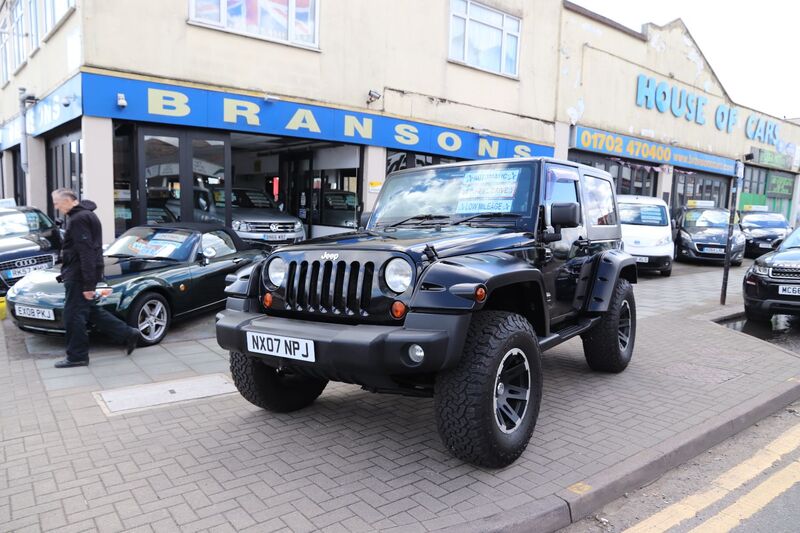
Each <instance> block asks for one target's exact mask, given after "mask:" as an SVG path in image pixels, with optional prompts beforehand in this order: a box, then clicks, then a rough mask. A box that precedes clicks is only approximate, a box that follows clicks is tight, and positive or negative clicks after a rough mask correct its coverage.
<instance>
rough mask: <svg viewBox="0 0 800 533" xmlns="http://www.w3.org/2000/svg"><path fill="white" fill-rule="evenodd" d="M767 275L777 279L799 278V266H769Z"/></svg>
mask: <svg viewBox="0 0 800 533" xmlns="http://www.w3.org/2000/svg"><path fill="white" fill-rule="evenodd" d="M769 277H771V278H777V279H800V268H771V269H770V271H769Z"/></svg>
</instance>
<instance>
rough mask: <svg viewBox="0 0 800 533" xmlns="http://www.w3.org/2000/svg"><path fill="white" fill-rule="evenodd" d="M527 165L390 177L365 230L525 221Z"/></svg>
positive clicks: (530, 184) (528, 190)
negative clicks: (491, 218) (505, 218)
mask: <svg viewBox="0 0 800 533" xmlns="http://www.w3.org/2000/svg"><path fill="white" fill-rule="evenodd" d="M532 172H533V169H532V167H531V166H530V165H521V164H514V163H503V164H495V165H491V164H489V165H469V166H461V167H445V168H431V169H424V168H423V169H420V170H418V171H412V172H403V173H401V174H396V175H394V176H391V177H390V178H389V179H388V180H386V183H385V184H384V185H383V189H382V190H381V195H380V197H379V198H378V202H377V204H376V206H375V210H374V212H373V214H372V218H371V219H370V223H369V226H368V227H369V228H379V227H386V226H389V225H392V224H397V223H398V222H402V221H406V220H407V221H408V222H409V223H413V224H420V225H424V224H431V223H437V224H447V223H451V222H456V221H458V220H460V219H464V218H466V217H470V216H474V215H478V214H481V213H487V214H488V213H491V214H492V215H495V216H502V215H504V214H508V215H509V218H511V217H513V216H514V215H516V216H527V215H529V214H530V212H531V200H532V198H533V194H532V188H533V178H532Z"/></svg>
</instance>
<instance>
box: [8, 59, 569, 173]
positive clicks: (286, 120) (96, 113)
mask: <svg viewBox="0 0 800 533" xmlns="http://www.w3.org/2000/svg"><path fill="white" fill-rule="evenodd" d="M78 77H79V78H80V86H81V89H82V103H83V114H85V115H87V116H93V117H103V118H112V119H121V120H132V121H145V122H152V123H159V124H170V125H176V126H191V127H199V128H213V129H223V130H229V131H241V132H247V133H261V134H266V135H278V136H288V137H301V138H304V139H318V140H320V141H333V142H342V143H350V144H362V145H371V146H382V147H386V148H391V149H396V150H406V151H412V152H420V153H428V154H437V155H442V156H449V157H453V158H459V159H489V158H501V157H530V156H552V155H553V152H554V150H553V147H551V146H545V145H540V144H534V143H528V142H524V141H519V140H515V139H509V138H505V137H499V136H493V135H480V134H479V133H478V132H476V131H465V130H460V129H455V128H445V127H441V126H436V125H432V124H427V123H423V122H418V121H413V120H405V119H402V118H396V117H390V116H385V115H381V114H377V113H362V112H358V111H350V110H347V109H339V108H335V107H329V106H321V105H311V104H305V103H300V102H291V101H287V100H280V99H277V100H265V99H264V98H259V97H254V96H249V95H242V94H237V93H230V92H224V91H217V90H210V89H203V88H196V87H184V86H179V85H172V84H164V83H157V82H153V81H147V80H140V79H130V78H120V77H116V76H107V75H103V74H95V73H89V72H83V73H81V74H79V75H78ZM120 94H122V95H124V100H125V102H126V103H127V105H125V106H120V105H118V95H120ZM76 107H79V106H76ZM28 114H29V115H30V112H29V113H28ZM29 122H30V117H29ZM9 139H10V140H11V142H13V139H12V138H11V136H9ZM16 142H19V136H18V135H17V138H16ZM4 144H6V143H5V142H4V140H3V139H2V138H0V147H2V146H3V145H4Z"/></svg>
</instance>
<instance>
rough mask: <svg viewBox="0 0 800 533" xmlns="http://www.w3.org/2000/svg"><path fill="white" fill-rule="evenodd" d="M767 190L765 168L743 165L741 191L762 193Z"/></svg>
mask: <svg viewBox="0 0 800 533" xmlns="http://www.w3.org/2000/svg"><path fill="white" fill-rule="evenodd" d="M766 190H767V169H765V168H760V167H751V166H750V165H745V167H744V180H743V181H742V192H746V193H751V194H764V191H766Z"/></svg>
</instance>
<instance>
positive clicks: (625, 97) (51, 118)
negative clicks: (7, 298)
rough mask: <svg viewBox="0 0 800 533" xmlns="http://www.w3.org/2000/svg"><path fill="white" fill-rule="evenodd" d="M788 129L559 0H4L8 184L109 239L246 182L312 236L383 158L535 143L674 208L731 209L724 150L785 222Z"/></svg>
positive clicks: (391, 166) (444, 156) (1, 122)
mask: <svg viewBox="0 0 800 533" xmlns="http://www.w3.org/2000/svg"><path fill="white" fill-rule="evenodd" d="M420 13H425V16H424V17H420V16H419V14H420ZM23 113H24V120H23V118H22V116H23ZM797 144H800V126H798V125H796V124H793V123H791V122H788V121H784V120H780V119H777V118H775V117H770V116H767V115H765V114H763V113H759V112H758V111H755V110H751V109H746V108H744V107H742V106H739V105H737V104H735V103H734V102H732V101H731V99H730V98H729V97H728V95H727V93H726V92H725V89H724V88H723V86H722V84H721V83H720V82H719V80H718V79H717V78H716V76H715V75H714V72H713V70H712V68H711V66H710V65H709V64H708V63H707V62H706V60H705V58H704V57H703V55H702V52H701V51H700V50H699V48H698V47H697V45H696V43H695V42H694V40H693V39H692V37H691V35H690V33H689V32H688V30H687V29H686V27H685V26H684V25H683V23H682V22H681V21H675V22H672V23H670V24H667V25H665V26H663V27H660V26H655V25H647V26H645V27H644V28H643V29H642V31H641V32H636V31H633V30H630V29H628V28H625V27H623V26H620V25H619V24H617V23H615V22H613V21H610V20H607V19H605V18H603V17H600V16H598V15H596V14H594V13H591V12H589V11H586V10H585V9H583V8H581V7H578V6H576V5H573V4H571V3H569V2H562V1H561V0H542V1H537V2H525V1H523V0H483V1H481V2H475V1H472V0H452V1H445V0H440V1H438V2H426V1H423V0H409V1H406V2H391V3H378V2H368V3H364V2H360V1H358V0H338V1H337V2H335V3H334V2H331V1H330V0H181V1H175V2H157V1H155V0H148V1H141V0H138V1H134V0H117V1H115V2H103V1H101V0H2V1H0V154H1V155H2V160H1V162H2V164H1V165H0V171H2V179H0V195H2V196H4V197H13V198H15V199H16V201H17V202H18V203H20V204H28V205H35V206H38V207H41V208H43V209H45V210H50V211H51V209H50V208H49V201H48V192H49V191H51V190H53V189H55V188H58V187H71V188H73V189H75V190H77V191H79V192H80V194H81V195H82V196H85V197H87V198H91V199H93V200H95V201H96V202H97V203H98V209H97V213H98V215H99V216H100V217H101V220H102V221H103V223H104V232H105V233H104V239H105V240H107V241H110V240H111V239H113V237H114V236H115V235H116V234H119V233H121V232H122V231H124V230H125V229H126V228H128V227H130V226H131V225H134V224H139V223H144V222H146V221H148V220H150V219H151V217H152V213H153V212H157V211H158V210H159V209H164V206H165V204H169V205H170V209H172V210H173V211H175V215H176V216H179V217H180V218H181V219H182V220H193V219H194V220H197V219H199V218H200V217H202V212H203V210H204V209H207V207H208V204H209V203H212V204H214V205H216V206H217V207H218V212H219V213H223V214H224V215H223V216H224V218H225V220H226V221H227V222H228V223H230V221H231V211H232V208H233V207H235V201H236V200H235V199H236V191H237V190H239V189H242V188H247V189H257V190H260V191H263V192H264V193H265V194H266V195H268V196H269V197H271V198H273V199H275V201H276V202H278V203H279V204H282V205H283V206H284V208H285V210H286V211H287V212H289V213H291V214H293V215H294V216H296V217H298V218H299V219H300V220H301V221H302V223H303V224H304V226H305V227H306V233H307V235H309V236H312V237H313V236H318V235H325V234H330V233H335V232H340V231H344V230H347V229H348V228H352V227H353V226H354V225H355V224H356V218H357V209H356V206H358V205H363V207H364V208H365V209H367V210H369V208H370V207H371V205H372V204H373V203H374V201H375V198H376V197H377V194H378V192H379V191H380V189H381V186H382V184H383V182H384V180H385V178H386V175H387V174H388V173H390V172H391V171H393V170H397V169H401V168H409V167H417V166H425V165H430V164H435V163H440V162H451V161H461V160H472V159H485V158H496V157H526V156H541V155H543V156H552V155H555V156H556V157H563V158H569V159H572V160H575V161H581V162H584V163H587V164H590V165H593V166H597V167H600V168H604V169H606V170H608V171H609V172H610V173H611V174H612V175H613V176H614V177H615V180H616V185H617V190H618V191H619V192H620V193H628V194H642V195H650V196H658V197H661V198H664V199H665V200H667V202H668V203H669V204H670V205H672V206H674V207H677V206H680V205H683V204H684V203H685V202H686V201H687V200H690V199H704V200H713V201H714V202H715V203H716V204H717V205H720V206H725V207H729V204H730V201H731V200H730V195H731V191H732V188H733V185H734V183H735V172H736V170H735V169H736V164H735V162H736V160H737V159H738V160H741V161H742V162H744V163H745V171H744V180H743V187H742V193H743V194H742V195H741V202H742V204H741V205H744V203H747V204H758V205H768V206H769V207H770V208H772V209H774V210H778V211H781V212H784V213H785V214H786V215H787V217H789V218H790V219H791V220H792V221H794V220H795V218H796V215H797V208H796V206H797V205H798V202H797V198H796V195H797V194H798V192H797V191H798V187H797V186H796V181H797V174H796V173H797V170H798V163H800V151H798V150H797ZM334 198H336V199H337V200H336V202H333V201H332V200H333V199H334ZM342 198H344V199H345V200H344V201H342V200H341V199H342ZM343 210H344V212H345V216H341V215H342V211H343Z"/></svg>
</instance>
